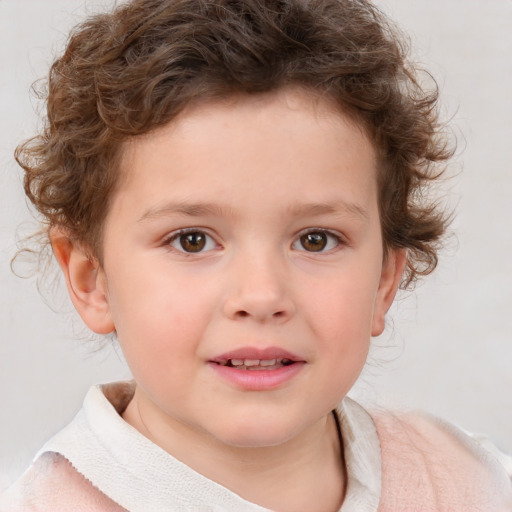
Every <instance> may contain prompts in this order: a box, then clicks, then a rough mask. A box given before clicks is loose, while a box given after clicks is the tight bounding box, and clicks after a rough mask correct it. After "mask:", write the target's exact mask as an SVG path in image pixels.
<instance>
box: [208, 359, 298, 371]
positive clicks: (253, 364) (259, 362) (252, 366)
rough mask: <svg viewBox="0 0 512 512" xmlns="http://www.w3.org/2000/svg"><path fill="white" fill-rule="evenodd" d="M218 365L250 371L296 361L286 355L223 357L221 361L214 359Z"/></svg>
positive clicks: (276, 366)
mask: <svg viewBox="0 0 512 512" xmlns="http://www.w3.org/2000/svg"><path fill="white" fill-rule="evenodd" d="M215 362H216V363H217V364H219V365H220V366H227V367H228V368H234V369H235V370H250V371H261V370H278V369H279V368H283V367H285V366H291V365H292V364H295V362H296V361H293V360H292V359H289V358H287V357H282V358H273V359H235V358H233V359H224V360H221V361H215Z"/></svg>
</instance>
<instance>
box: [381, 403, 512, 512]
mask: <svg viewBox="0 0 512 512" xmlns="http://www.w3.org/2000/svg"><path fill="white" fill-rule="evenodd" d="M372 416H373V418H374V421H375V425H376V428H377V433H378V436H379V442H380V445H381V457H382V500H381V509H380V510H382V511H384V510H403V507H404V506H405V507H411V508H414V507H418V506H420V507H422V510H425V511H427V510H436V511H442V510H446V511H448V510H461V511H471V512H477V511H482V512H483V511H486V510H495V511H500V510H503V511H505V510H508V511H511V510H512V483H511V481H510V479H509V477H508V476H507V474H506V472H505V469H504V467H503V466H502V465H501V464H500V463H499V462H498V460H497V459H496V457H495V456H493V454H491V453H490V452H489V451H488V450H486V449H485V448H483V447H482V446H480V445H479V444H478V443H477V442H476V441H475V440H474V439H472V438H471V437H469V436H468V435H466V434H465V433H464V432H462V431H461V430H459V429H458V428H456V427H455V426H453V425H451V424H449V423H447V422H445V421H443V420H440V419H438V418H435V417H433V416H430V415H427V414H424V413H419V412H415V413H402V414H396V413H390V412H380V413H377V414H373V415H372ZM429 507H430V508H429Z"/></svg>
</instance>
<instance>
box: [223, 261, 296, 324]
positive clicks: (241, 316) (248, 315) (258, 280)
mask: <svg viewBox="0 0 512 512" xmlns="http://www.w3.org/2000/svg"><path fill="white" fill-rule="evenodd" d="M229 278H230V284H229V286H228V289H229V292H228V294H227V297H226V298H225V302H224V313H225V314H226V315H227V316H228V317H229V318H230V319H232V320H250V319H252V320H254V321H257V322H259V323H277V324H280V323H284V322H286V321H288V320H289V319H290V318H291V317H292V316H293V314H294V313H295V304H294V301H293V300H292V296H291V290H290V286H291V283H290V276H289V275H288V273H287V272H286V268H285V265H283V264H282V263H280V262H278V261H277V258H270V257H269V256H261V257H257V256H255V255H252V257H245V258H244V257H243V256H241V257H240V258H239V261H238V263H237V264H236V265H235V266H234V272H232V273H230V276H229Z"/></svg>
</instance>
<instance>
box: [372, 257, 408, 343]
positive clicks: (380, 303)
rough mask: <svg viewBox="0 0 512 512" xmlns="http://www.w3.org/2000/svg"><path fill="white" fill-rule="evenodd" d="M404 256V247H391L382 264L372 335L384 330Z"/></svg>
mask: <svg viewBox="0 0 512 512" xmlns="http://www.w3.org/2000/svg"><path fill="white" fill-rule="evenodd" d="M406 257H407V253H406V250H405V249H393V250H391V251H390V252H389V254H388V256H387V258H386V259H385V261H384V263H383V265H382V274H381V277H380V283H379V289H378V290H377V297H376V300H375V306H374V309H373V320H372V336H379V335H380V334H382V332H383V331H384V327H385V325H386V324H385V321H386V313H387V312H388V309H389V308H390V307H391V304H392V303H393V300H394V298H395V295H396V292H397V290H398V287H399V286H400V281H401V279H402V274H403V271H404V267H405V262H406Z"/></svg>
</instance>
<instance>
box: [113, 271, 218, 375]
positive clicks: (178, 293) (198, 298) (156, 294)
mask: <svg viewBox="0 0 512 512" xmlns="http://www.w3.org/2000/svg"><path fill="white" fill-rule="evenodd" d="M118 270H120V271H119V272H118V273H117V274H116V276H115V279H112V280H110V282H109V302H110V307H111V313H112V317H113V320H114V323H115V326H116V331H117V336H118V339H119V343H120V345H121V347H122V349H123V352H124V354H125V357H126V359H127V361H128V363H129V364H130V366H147V365H149V364H150V363H151V364H157V365H158V362H159V361H162V362H163V361H166V365H168V364H169V362H170V361H172V363H173V364H176V365H178V364H179V363H180V361H181V360H182V359H184V358H185V357H186V356H187V355H189V354H190V353H191V352H194V351H195V349H196V347H197V345H198V344H199V342H200V339H201V336H202V334H203V332H204V329H205V326H206V324H207V323H208V321H209V319H210V318H211V316H212V315H213V314H214V309H215V307H216V304H218V301H217V300H216V299H215V290H214V289H212V286H211V285H210V286H209V287H208V286H202V287H201V290H200V292H198V290H197V285H199V284H200V283H196V282H194V280H187V279H184V278H183V277H180V276H175V275H174V276H170V275H169V274H168V273H165V272H147V274H146V275H143V276H141V275H134V274H133V273H129V272H123V271H122V269H118ZM162 366H164V365H162Z"/></svg>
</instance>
